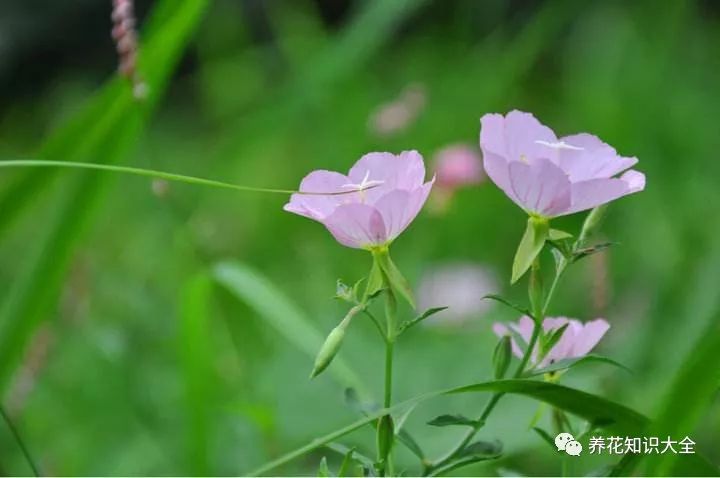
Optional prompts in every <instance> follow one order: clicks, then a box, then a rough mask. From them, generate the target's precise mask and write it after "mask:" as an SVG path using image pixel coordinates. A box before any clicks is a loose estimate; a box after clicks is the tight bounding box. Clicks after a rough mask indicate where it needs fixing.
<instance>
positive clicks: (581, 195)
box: [563, 170, 645, 214]
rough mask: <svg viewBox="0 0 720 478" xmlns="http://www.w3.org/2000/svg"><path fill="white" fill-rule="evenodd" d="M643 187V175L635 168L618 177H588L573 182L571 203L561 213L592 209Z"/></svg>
mask: <svg viewBox="0 0 720 478" xmlns="http://www.w3.org/2000/svg"><path fill="white" fill-rule="evenodd" d="M644 188H645V175H644V174H643V173H641V172H639V171H635V170H630V171H627V172H626V173H625V174H623V175H622V176H621V177H619V178H609V179H590V180H588V181H581V182H579V183H574V184H573V185H572V201H571V205H570V207H569V208H568V209H567V210H566V211H565V212H564V213H563V214H572V213H575V212H579V211H584V210H586V209H592V208H594V207H597V206H600V205H602V204H605V203H608V202H610V201H612V200H615V199H617V198H620V197H622V196H626V195H628V194H632V193H635V192H638V191H642V190H643V189H644Z"/></svg>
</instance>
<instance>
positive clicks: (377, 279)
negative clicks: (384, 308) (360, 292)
mask: <svg viewBox="0 0 720 478" xmlns="http://www.w3.org/2000/svg"><path fill="white" fill-rule="evenodd" d="M383 288H384V281H383V275H382V271H381V270H380V266H379V265H378V264H377V261H373V265H372V267H371V268H370V275H369V276H368V280H367V286H366V287H365V298H364V300H363V302H367V301H368V300H370V299H372V298H374V297H377V296H378V295H379V294H380V293H381V292H382V291H383Z"/></svg>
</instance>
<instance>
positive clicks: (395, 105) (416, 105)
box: [368, 83, 427, 137]
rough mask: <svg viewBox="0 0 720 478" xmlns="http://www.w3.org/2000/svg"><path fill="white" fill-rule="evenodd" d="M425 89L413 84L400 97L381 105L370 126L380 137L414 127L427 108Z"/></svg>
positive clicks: (375, 112)
mask: <svg viewBox="0 0 720 478" xmlns="http://www.w3.org/2000/svg"><path fill="white" fill-rule="evenodd" d="M426 96H427V95H426V93H425V87H424V86H423V85H422V84H418V83H412V84H410V85H408V86H406V87H405V88H404V89H403V91H402V92H401V93H400V95H399V96H398V97H397V98H396V99H394V100H392V101H390V102H389V103H385V104H382V105H380V106H379V107H378V108H377V109H376V110H375V111H374V112H373V113H372V114H371V115H370V119H369V123H368V126H369V128H370V130H371V131H372V132H373V133H375V134H376V135H378V136H383V137H388V136H392V135H394V134H397V133H400V132H402V131H403V130H405V129H407V128H408V127H410V125H412V123H413V122H414V121H415V120H416V119H417V117H418V116H419V115H420V113H421V112H422V110H423V108H424V107H425V101H426Z"/></svg>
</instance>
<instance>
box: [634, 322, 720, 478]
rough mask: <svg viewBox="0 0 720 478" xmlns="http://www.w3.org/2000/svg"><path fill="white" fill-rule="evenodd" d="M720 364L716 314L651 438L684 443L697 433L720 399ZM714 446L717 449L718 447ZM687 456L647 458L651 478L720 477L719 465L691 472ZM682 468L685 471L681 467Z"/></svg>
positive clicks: (671, 391) (670, 391) (662, 409)
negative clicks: (683, 441)
mask: <svg viewBox="0 0 720 478" xmlns="http://www.w3.org/2000/svg"><path fill="white" fill-rule="evenodd" d="M719 363H720V314H718V313H716V314H714V316H712V317H711V318H710V321H709V323H708V325H707V327H706V328H705V330H703V332H702V333H701V334H700V335H699V336H698V338H697V340H696V342H695V344H694V346H693V347H692V349H691V350H690V352H689V353H688V354H687V356H686V357H685V358H684V360H683V362H682V365H681V366H680V369H679V371H678V373H677V374H676V375H675V377H674V378H673V380H672V382H671V384H670V387H669V389H668V391H667V393H666V394H665V397H664V399H663V400H662V403H661V406H660V408H659V412H658V414H657V418H656V419H655V421H654V422H653V424H652V426H651V427H650V429H649V430H648V436H663V437H666V436H672V437H678V439H683V438H684V437H686V436H689V435H691V434H692V433H693V431H694V430H696V428H697V425H698V423H700V421H701V420H703V417H705V416H706V415H707V412H708V409H709V408H710V406H711V404H712V403H713V400H714V399H715V400H716V399H717V396H718V387H719V386H720V366H718V364H719ZM712 445H713V446H715V445H716V443H712ZM687 456H688V455H677V454H675V453H665V454H661V455H652V456H651V455H646V456H645V457H644V458H643V459H644V460H645V462H646V464H647V469H646V473H647V476H672V475H677V474H679V473H681V472H682V473H683V474H686V473H687V474H695V475H697V476H700V475H706V474H708V473H713V472H714V474H715V476H718V475H720V470H719V469H718V467H717V466H715V465H712V468H707V467H705V468H696V469H689V468H688V464H687V459H686V457H687ZM681 464H682V468H680V467H679V466H680V465H681ZM676 466H677V468H676ZM626 471H629V470H626ZM708 476H710V475H708Z"/></svg>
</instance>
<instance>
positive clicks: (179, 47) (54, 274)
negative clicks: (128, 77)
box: [0, 0, 208, 392]
mask: <svg viewBox="0 0 720 478" xmlns="http://www.w3.org/2000/svg"><path fill="white" fill-rule="evenodd" d="M207 3H208V0H182V1H179V0H165V1H163V2H159V3H158V4H157V6H156V7H155V9H154V11H153V15H152V16H151V19H150V21H149V24H148V27H147V28H146V33H147V34H146V35H145V34H143V35H142V37H143V38H146V39H147V41H145V42H144V43H143V45H142V48H141V51H142V53H141V55H140V58H139V60H140V69H141V71H142V72H143V74H144V76H145V78H144V79H145V81H146V82H147V84H148V87H149V95H148V98H147V99H146V100H145V101H143V102H138V101H136V100H135V99H134V98H133V96H132V92H131V88H130V86H129V85H128V84H127V82H126V81H124V79H121V78H117V77H115V78H114V79H112V80H111V81H110V82H109V83H108V86H106V88H105V90H104V91H102V92H101V93H100V95H99V96H98V98H97V99H96V100H95V101H93V103H91V104H90V106H89V107H88V108H87V109H86V110H85V111H84V112H83V113H82V114H81V116H80V117H78V119H77V120H74V121H73V122H72V124H71V125H69V126H68V127H65V128H63V129H61V130H58V132H57V133H56V134H55V135H53V136H51V137H50V138H49V139H48V140H47V141H46V143H45V145H44V147H43V148H42V150H41V151H40V153H41V155H40V156H41V157H43V158H44V159H45V158H46V159H64V160H83V159H89V158H92V159H93V160H97V158H101V159H102V160H103V162H104V163H119V162H121V161H123V160H125V158H127V156H128V153H129V152H130V151H131V150H132V148H133V147H134V146H135V145H136V144H137V142H138V140H139V138H140V136H141V134H142V132H143V131H144V129H145V125H146V124H147V123H148V121H149V120H150V118H151V116H152V113H153V112H154V110H155V106H156V105H157V103H158V102H159V100H160V99H161V98H162V96H163V93H164V91H165V85H166V84H167V82H168V80H169V78H170V76H171V73H172V71H173V70H174V68H175V66H176V65H177V62H178V59H179V56H180V54H181V53H182V51H183V50H184V48H185V45H186V44H187V42H188V40H189V38H190V36H191V34H192V32H193V31H194V29H195V27H196V26H197V24H198V23H199V21H200V19H201V17H202V13H203V12H204V9H205V7H206V6H207ZM52 177H53V176H52V175H51V174H50V173H49V171H45V172H43V173H40V174H39V173H38V171H28V174H27V175H24V176H22V177H21V178H20V179H19V181H18V182H17V183H16V184H15V186H13V187H11V188H10V189H9V191H8V193H7V194H5V195H4V196H3V197H2V199H0V211H3V212H6V211H10V213H9V214H8V215H7V216H5V214H0V229H1V228H2V227H3V226H5V225H7V224H9V221H10V220H11V219H12V218H14V217H16V214H15V211H20V210H21V209H22V208H23V207H24V206H26V205H28V204H29V202H30V200H31V199H33V198H35V197H36V196H38V195H39V194H38V192H39V190H40V188H41V186H42V185H44V184H46V183H47V181H48V180H49V179H50V178H52ZM74 181H75V182H74V183H72V184H69V185H67V186H66V187H65V188H64V190H63V198H62V199H61V200H60V211H59V213H58V214H57V216H56V219H55V220H54V221H53V222H52V223H51V224H49V225H48V229H47V232H46V233H45V234H39V235H38V236H37V237H36V238H35V239H34V241H35V242H36V248H35V249H34V251H32V250H31V251H28V253H27V257H24V258H23V259H24V262H25V264H27V266H26V268H25V270H23V271H21V272H19V273H17V274H16V275H15V276H16V279H15V280H14V282H13V285H12V287H11V288H10V290H9V291H7V293H6V294H4V297H5V299H4V302H3V304H2V306H1V307H0V392H2V391H3V390H4V389H5V387H6V386H7V384H8V382H9V379H10V377H11V376H12V373H13V371H14V369H15V367H16V366H17V363H18V361H19V360H20V358H21V357H22V354H23V352H24V349H25V346H26V344H27V342H28V340H29V338H30V337H31V336H32V334H33V332H34V331H35V329H36V328H37V327H38V325H39V324H40V323H41V322H42V321H43V320H46V319H47V318H48V317H50V316H51V311H52V309H53V307H54V306H55V304H56V303H57V300H58V297H59V294H60V289H61V287H62V282H63V279H64V277H65V274H66V271H67V269H68V267H69V265H70V263H71V261H72V257H73V253H74V251H75V248H76V247H77V245H78V243H79V241H80V240H81V239H82V236H83V233H84V232H85V231H86V230H87V229H88V227H89V225H90V224H91V223H92V220H93V219H94V218H95V217H96V213H97V208H98V206H99V205H100V204H101V201H102V199H103V193H104V192H105V189H106V187H107V185H108V176H107V175H103V174H97V173H95V172H87V173H82V174H80V175H78V177H77V179H75V180H74Z"/></svg>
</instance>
